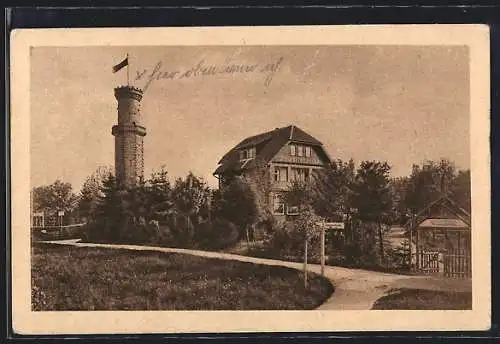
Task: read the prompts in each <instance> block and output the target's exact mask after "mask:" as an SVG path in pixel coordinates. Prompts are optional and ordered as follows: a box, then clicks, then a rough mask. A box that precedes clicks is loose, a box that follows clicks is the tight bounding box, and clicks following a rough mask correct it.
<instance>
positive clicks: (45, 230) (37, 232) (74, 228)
mask: <svg viewBox="0 0 500 344" xmlns="http://www.w3.org/2000/svg"><path fill="white" fill-rule="evenodd" d="M85 225H86V224H85V223H78V224H74V225H68V226H50V227H32V228H31V237H32V238H33V240H38V241H43V240H68V239H80V238H81V237H82V234H83V232H84V230H85V228H86V226H85Z"/></svg>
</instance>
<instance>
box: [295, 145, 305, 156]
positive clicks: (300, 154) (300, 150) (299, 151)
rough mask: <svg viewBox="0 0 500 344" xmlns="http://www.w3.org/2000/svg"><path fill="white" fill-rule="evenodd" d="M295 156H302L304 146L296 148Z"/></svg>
mask: <svg viewBox="0 0 500 344" xmlns="http://www.w3.org/2000/svg"><path fill="white" fill-rule="evenodd" d="M297 156H304V146H297Z"/></svg>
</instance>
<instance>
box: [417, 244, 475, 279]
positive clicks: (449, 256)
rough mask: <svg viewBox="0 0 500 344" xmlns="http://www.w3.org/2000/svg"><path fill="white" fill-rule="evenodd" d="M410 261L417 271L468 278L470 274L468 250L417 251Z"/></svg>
mask: <svg viewBox="0 0 500 344" xmlns="http://www.w3.org/2000/svg"><path fill="white" fill-rule="evenodd" d="M412 261H413V264H412V265H413V266H414V267H415V270H416V272H417V273H422V274H425V275H440V276H444V277H450V278H470V277H471V276H472V267H471V254H470V251H466V250H447V251H442V252H438V251H419V252H418V253H417V254H413V259H412Z"/></svg>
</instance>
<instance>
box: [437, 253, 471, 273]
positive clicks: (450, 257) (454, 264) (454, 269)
mask: <svg viewBox="0 0 500 344" xmlns="http://www.w3.org/2000/svg"><path fill="white" fill-rule="evenodd" d="M443 262H444V271H443V273H444V275H445V276H446V277H458V278H469V277H472V266H471V255H470V251H464V250H453V251H448V252H446V253H445V254H444V255H443Z"/></svg>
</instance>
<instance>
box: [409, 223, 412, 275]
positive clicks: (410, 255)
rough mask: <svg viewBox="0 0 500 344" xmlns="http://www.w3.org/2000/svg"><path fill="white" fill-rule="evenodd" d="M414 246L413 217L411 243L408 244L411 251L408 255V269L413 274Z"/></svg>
mask: <svg viewBox="0 0 500 344" xmlns="http://www.w3.org/2000/svg"><path fill="white" fill-rule="evenodd" d="M412 244H413V217H412V219H411V221H410V241H409V244H408V250H409V251H410V252H409V253H408V256H409V260H408V267H409V268H410V272H413V266H412V264H411V263H412V259H413V255H412V249H411V247H412Z"/></svg>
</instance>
